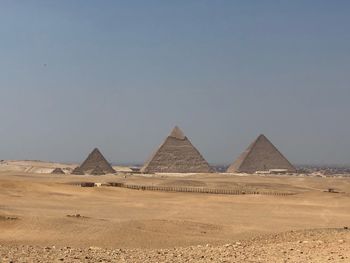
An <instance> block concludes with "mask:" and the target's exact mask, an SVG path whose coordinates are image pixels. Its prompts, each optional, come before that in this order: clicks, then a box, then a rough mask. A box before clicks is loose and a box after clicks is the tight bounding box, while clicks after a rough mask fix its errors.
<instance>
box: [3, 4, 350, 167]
mask: <svg viewBox="0 0 350 263" xmlns="http://www.w3.org/2000/svg"><path fill="white" fill-rule="evenodd" d="M349 25H350V1H345V0H344V1H341V0H336V1H322V0H318V1H316V0H315V1H311V0H310V1H304V0H300V1H298V0H295V1H277V0H276V1H260V0H256V1H245V0H242V1H205V0H197V1H190V0H178V1H161V0H159V1H152V0H150V1H143V0H142V1H141V0H140V1H132V0H126V1H98V0H96V1H88V0H81V1H70V0H69V1H68V0H60V1H56V0H55V1H50V0H42V1H29V0H28V1H14V0H5V1H1V2H0V91H1V94H0V118H1V125H0V138H1V140H0V159H43V160H52V161H69V162H74V161H81V160H82V159H83V158H85V156H86V154H87V153H88V152H90V151H91V150H92V148H93V147H95V146H98V147H100V149H101V151H102V152H103V153H104V154H105V155H106V157H107V158H108V159H109V160H110V161H113V162H116V163H125V162H138V163H141V162H143V161H144V160H145V159H147V158H148V156H149V155H150V154H151V153H152V152H153V151H154V150H155V148H156V147H158V145H159V144H160V143H161V142H162V140H163V139H164V138H165V137H166V135H167V134H168V133H169V132H170V130H171V129H172V127H173V126H174V125H179V126H180V127H181V128H182V129H183V130H184V132H185V134H186V135H187V136H188V137H189V138H190V139H191V140H192V142H193V144H194V145H196V146H197V148H198V149H199V150H200V151H201V152H202V153H203V155H204V157H205V158H206V159H207V160H208V161H209V162H210V163H230V162H231V161H233V160H234V159H235V158H236V157H237V156H238V155H239V154H240V153H241V152H242V151H243V150H244V149H245V148H246V147H247V146H248V144H249V143H250V142H251V141H252V140H254V139H255V137H257V136H258V135H259V134H260V133H264V134H265V135H266V136H267V137H268V138H270V139H271V141H272V142H273V143H274V144H275V145H276V146H277V147H278V148H279V149H280V150H281V151H282V152H283V153H284V154H285V155H286V156H287V158H289V159H290V160H291V161H292V162H293V163H308V164H322V163H335V164H350V121H349V113H350V102H349V100H350V85H349V84H350V29H349Z"/></svg>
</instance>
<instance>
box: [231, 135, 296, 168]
mask: <svg viewBox="0 0 350 263" xmlns="http://www.w3.org/2000/svg"><path fill="white" fill-rule="evenodd" d="M270 169H286V170H288V171H289V172H295V171H296V169H295V167H294V166H293V165H292V164H291V163H290V162H289V161H288V160H287V159H286V158H285V157H284V156H283V155H282V153H280V151H278V149H277V148H276V147H275V146H274V145H273V144H272V143H271V142H270V141H269V140H268V139H267V138H266V137H265V136H264V135H260V136H259V137H258V138H257V139H256V140H255V141H254V142H253V143H252V144H251V145H249V147H248V148H247V150H245V151H244V152H243V153H242V154H241V155H240V156H239V157H238V159H237V160H236V161H235V162H234V163H233V164H232V165H231V166H230V167H229V168H228V169H227V172H231V173H233V172H244V173H254V172H256V171H268V170H270Z"/></svg>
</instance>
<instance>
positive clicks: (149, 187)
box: [74, 182, 295, 196]
mask: <svg viewBox="0 0 350 263" xmlns="http://www.w3.org/2000/svg"><path fill="white" fill-rule="evenodd" d="M74 184H75V185H79V186H81V187H96V186H98V187H99V186H106V187H120V188H127V189H132V190H141V191H160V192H181V193H201V194H220V195H274V196H289V195H295V193H292V192H268V191H252V190H243V189H214V188H203V187H182V186H181V187H180V186H153V185H136V184H124V183H117V182H110V183H105V184H101V183H94V182H79V183H74Z"/></svg>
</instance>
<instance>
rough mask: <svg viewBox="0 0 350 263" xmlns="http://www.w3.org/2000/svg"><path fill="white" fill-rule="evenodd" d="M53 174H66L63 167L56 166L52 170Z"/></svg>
mask: <svg viewBox="0 0 350 263" xmlns="http://www.w3.org/2000/svg"><path fill="white" fill-rule="evenodd" d="M51 173H52V174H65V172H63V170H62V169H61V168H55V169H54V170H53V171H52V172H51Z"/></svg>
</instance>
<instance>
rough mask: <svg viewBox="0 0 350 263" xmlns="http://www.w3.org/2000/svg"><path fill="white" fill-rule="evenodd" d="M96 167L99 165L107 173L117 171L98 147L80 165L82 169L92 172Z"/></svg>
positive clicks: (88, 172) (85, 171)
mask: <svg viewBox="0 0 350 263" xmlns="http://www.w3.org/2000/svg"><path fill="white" fill-rule="evenodd" d="M96 167H99V168H100V169H101V170H102V171H103V172H104V173H106V174H110V173H115V170H114V169H113V168H112V166H111V165H110V164H109V162H107V160H106V159H105V158H104V157H103V155H102V153H101V152H100V151H99V150H98V149H97V148H95V149H94V150H93V151H92V152H91V153H90V154H89V156H88V157H87V158H86V160H85V161H84V162H83V163H82V164H81V165H80V170H82V171H83V172H84V173H87V174H90V173H91V172H92V171H93V170H94V169H95V168H96Z"/></svg>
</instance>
